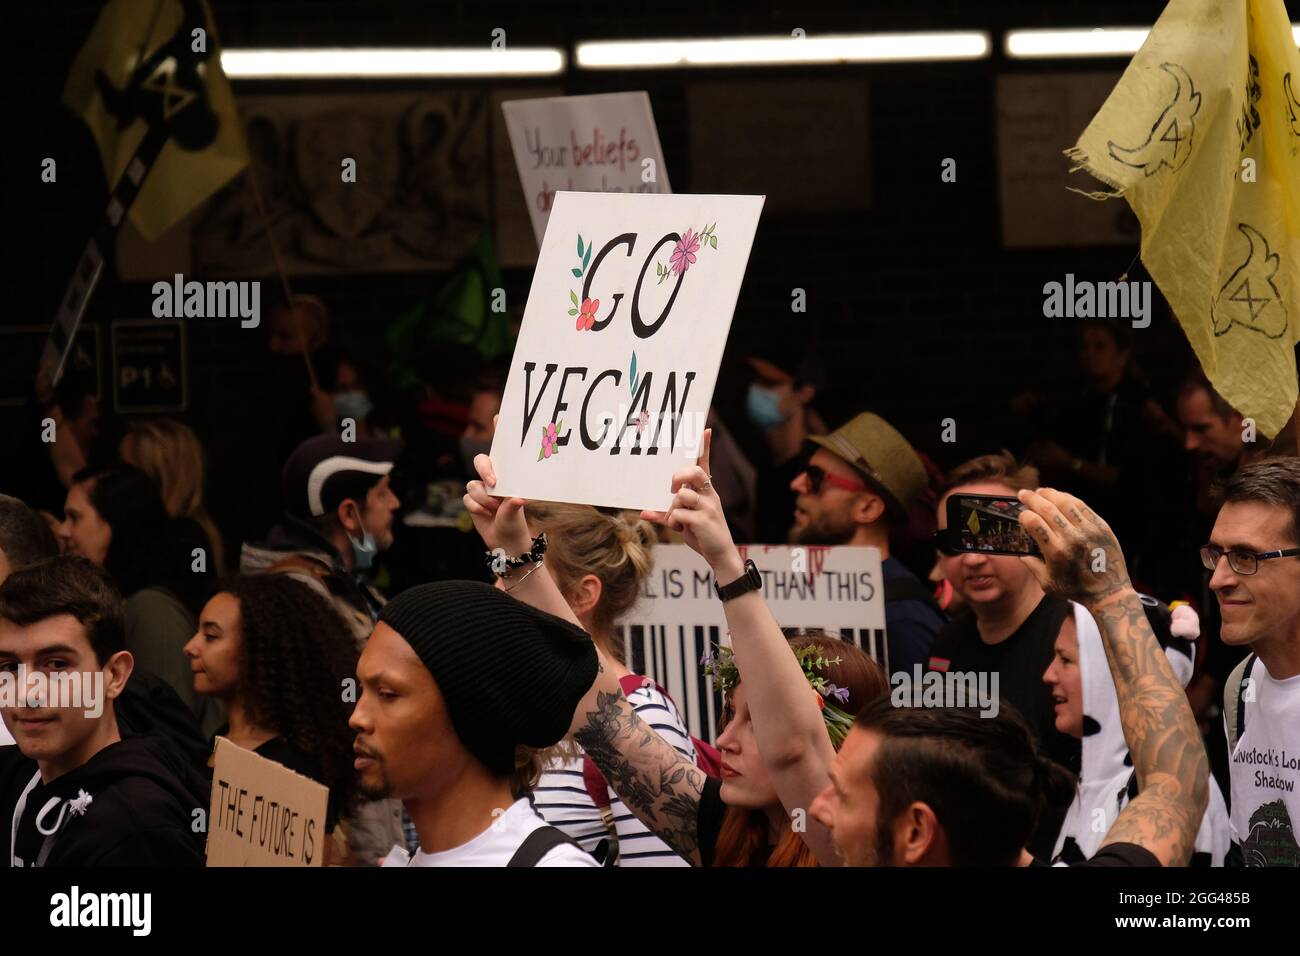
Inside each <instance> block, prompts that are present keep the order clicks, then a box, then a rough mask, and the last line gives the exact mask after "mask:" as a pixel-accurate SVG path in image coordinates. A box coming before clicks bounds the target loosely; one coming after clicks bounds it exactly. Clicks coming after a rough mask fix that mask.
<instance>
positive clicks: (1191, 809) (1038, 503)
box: [1019, 488, 1209, 866]
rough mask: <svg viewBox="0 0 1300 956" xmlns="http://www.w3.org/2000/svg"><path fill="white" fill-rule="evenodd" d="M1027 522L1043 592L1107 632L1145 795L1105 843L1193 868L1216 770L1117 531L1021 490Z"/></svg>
mask: <svg viewBox="0 0 1300 956" xmlns="http://www.w3.org/2000/svg"><path fill="white" fill-rule="evenodd" d="M1019 497H1020V500H1021V502H1022V503H1023V504H1024V505H1025V508H1026V510H1025V511H1024V512H1023V513H1022V514H1021V517H1020V522H1021V524H1022V525H1024V527H1025V529H1026V530H1027V531H1029V533H1030V534H1032V535H1033V536H1034V539H1035V540H1036V541H1037V542H1038V546H1039V548H1040V549H1041V550H1042V552H1043V557H1044V560H1043V561H1040V560H1038V559H1036V558H1023V559H1022V560H1024V561H1025V562H1026V563H1027V564H1028V565H1029V566H1030V568H1031V570H1033V572H1034V574H1035V576H1036V577H1037V578H1038V580H1039V582H1040V583H1041V584H1042V585H1043V587H1044V588H1046V589H1048V590H1051V591H1054V592H1056V593H1057V594H1060V595H1062V596H1063V597H1067V598H1070V599H1071V600H1074V601H1078V602H1079V603H1080V604H1082V605H1083V606H1084V607H1086V608H1087V609H1088V610H1089V611H1090V612H1091V613H1092V616H1093V617H1094V618H1095V619H1096V621H1097V626H1098V627H1099V629H1100V630H1101V637H1102V643H1103V644H1104V645H1105V647H1106V660H1107V661H1108V662H1109V664H1110V673H1111V677H1112V678H1113V680H1114V682H1115V693H1116V696H1117V697H1118V698H1119V713H1120V723H1121V724H1122V726H1123V729H1124V740H1125V741H1126V742H1127V743H1128V748H1129V753H1130V755H1131V756H1132V758H1133V769H1134V771H1135V772H1136V774H1137V782H1138V787H1139V788H1140V792H1139V793H1138V795H1137V797H1135V798H1134V799H1133V800H1132V802H1130V803H1129V804H1128V805H1127V806H1126V807H1125V808H1124V809H1123V810H1122V811H1121V812H1120V815H1119V818H1118V819H1117V820H1116V821H1115V822H1114V824H1112V825H1111V828H1110V830H1109V831H1107V833H1106V838H1105V839H1104V840H1103V841H1102V844H1101V845H1102V846H1103V847H1104V846H1109V845H1111V844H1113V843H1136V844H1138V845H1139V846H1142V847H1144V848H1146V849H1147V850H1149V851H1150V852H1151V853H1152V854H1153V855H1154V856H1155V857H1156V858H1157V859H1159V860H1160V862H1161V864H1162V865H1164V866H1184V865H1186V863H1187V862H1188V860H1189V859H1190V858H1191V855H1192V845H1193V842H1194V841H1195V839H1196V833H1197V830H1198V829H1199V828H1200V825H1201V817H1202V816H1203V815H1204V813H1205V806H1206V803H1207V801H1208V799H1209V787H1208V783H1207V778H1208V773H1209V761H1208V759H1207V758H1206V756H1205V746H1204V744H1203V743H1202V741H1201V735H1200V732H1199V730H1198V729H1197V726H1196V718H1195V716H1193V714H1192V708H1191V706H1190V705H1189V704H1188V702H1187V695H1186V694H1185V693H1184V691H1183V687H1182V684H1181V683H1179V681H1178V678H1177V677H1176V676H1175V675H1174V671H1173V668H1172V667H1170V665H1169V660H1168V658H1167V657H1165V654H1164V651H1162V650H1161V648H1160V644H1159V642H1158V641H1157V640H1156V636H1155V634H1154V633H1153V632H1152V630H1151V625H1150V624H1149V623H1148V621H1147V617H1146V613H1145V612H1144V611H1143V609H1142V601H1141V599H1140V598H1139V597H1138V595H1137V592H1136V591H1134V590H1133V586H1132V584H1131V583H1130V582H1129V577H1128V570H1127V568H1126V567H1125V565H1124V556H1123V553H1122V552H1121V551H1120V547H1119V542H1118V541H1117V540H1116V539H1115V535H1114V533H1113V532H1112V531H1111V530H1110V527H1109V526H1108V525H1107V524H1106V522H1105V521H1103V520H1102V519H1101V518H1100V517H1098V516H1097V515H1096V514H1095V513H1093V511H1092V509H1090V508H1089V507H1088V506H1087V505H1085V504H1084V503H1083V502H1082V501H1080V500H1079V499H1077V498H1074V497H1072V496H1071V495H1067V494H1063V493H1061V492H1059V491H1054V490H1052V489H1050V488H1040V489H1039V490H1038V491H1037V492H1032V491H1022V492H1020V496H1019Z"/></svg>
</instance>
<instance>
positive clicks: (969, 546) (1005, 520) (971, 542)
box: [943, 494, 1040, 554]
mask: <svg viewBox="0 0 1300 956" xmlns="http://www.w3.org/2000/svg"><path fill="white" fill-rule="evenodd" d="M1024 510H1025V506H1024V505H1022V504H1021V503H1020V502H1019V501H1018V500H1017V499H1016V498H1012V497H1003V496H1001V495H963V494H955V495H950V496H949V497H948V530H947V531H946V532H945V533H944V539H945V540H944V542H943V543H944V545H945V546H946V548H947V550H949V551H953V552H965V551H978V552H980V553H981V554H1039V553H1040V552H1039V550H1038V545H1036V544H1034V541H1033V539H1032V538H1031V537H1030V536H1029V532H1028V531H1026V530H1025V529H1024V528H1023V527H1021V525H1020V522H1019V520H1017V519H1018V518H1019V516H1020V512H1022V511H1024Z"/></svg>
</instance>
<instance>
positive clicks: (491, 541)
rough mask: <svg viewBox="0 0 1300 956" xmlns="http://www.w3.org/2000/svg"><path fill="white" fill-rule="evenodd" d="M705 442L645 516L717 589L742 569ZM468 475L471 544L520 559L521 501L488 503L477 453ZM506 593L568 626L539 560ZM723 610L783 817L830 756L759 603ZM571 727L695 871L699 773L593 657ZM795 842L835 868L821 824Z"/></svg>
mask: <svg viewBox="0 0 1300 956" xmlns="http://www.w3.org/2000/svg"><path fill="white" fill-rule="evenodd" d="M710 440H711V433H710V432H709V431H707V430H706V431H705V438H704V446H703V450H702V453H701V456H700V459H699V462H698V464H696V465H695V466H692V467H690V468H685V469H682V470H681V471H679V472H677V473H676V474H675V475H674V476H673V482H672V492H673V499H672V502H671V504H670V506H669V509H668V511H667V512H663V513H660V512H644V513H643V515H642V516H643V517H645V518H646V519H648V520H651V521H655V522H657V523H660V524H663V525H666V526H667V527H669V528H672V529H673V530H675V531H678V532H680V533H681V534H682V536H683V538H684V539H685V541H686V543H687V544H688V545H689V546H690V547H691V548H692V549H694V550H695V551H696V552H698V553H699V554H700V555H701V556H702V557H703V558H704V559H705V560H706V561H708V563H709V566H710V567H711V568H712V570H713V574H714V578H715V580H716V581H717V582H718V583H719V584H720V585H723V586H725V585H728V584H731V583H732V582H734V581H737V580H739V579H740V578H741V577H743V575H744V574H745V566H744V562H742V561H741V559H740V555H739V553H738V552H737V551H736V546H735V543H734V542H733V541H732V539H731V534H730V532H729V531H728V529H727V523H726V520H725V518H724V517H723V514H722V504H721V501H720V500H719V498H718V494H717V492H716V491H715V490H714V489H713V487H712V483H711V481H710V479H709V472H708V468H709V442H710ZM475 466H476V468H477V469H478V472H479V475H480V476H481V479H482V480H480V481H471V482H470V483H469V485H468V486H467V488H466V491H467V493H466V495H465V506H466V508H467V509H468V510H469V512H470V514H471V516H472V517H473V519H474V524H475V527H476V528H477V529H478V531H479V534H480V535H481V536H482V538H483V540H484V541H485V542H486V544H487V545H488V547H489V548H495V547H501V548H504V549H505V551H506V553H507V554H520V553H523V552H525V551H527V550H529V548H530V547H531V542H532V539H531V536H530V534H529V531H528V525H527V522H526V520H525V517H524V507H525V505H526V502H525V501H524V500H523V499H521V498H507V499H500V498H494V497H493V496H492V494H491V489H492V487H493V486H494V485H495V483H496V475H495V471H494V470H493V468H492V462H491V460H490V459H489V458H488V457H487V456H486V455H479V456H478V458H476V459H475ZM504 584H505V587H506V588H507V589H509V590H510V592H511V593H512V594H513V595H515V596H516V597H517V598H519V599H520V600H522V601H525V602H526V603H528V604H531V605H533V606H534V607H537V608H540V609H541V610H544V611H548V612H550V613H552V614H555V615H557V616H559V617H563V618H565V619H566V620H570V621H573V622H574V623H577V620H576V617H575V616H574V614H573V612H572V610H571V609H570V608H569V605H568V603H567V602H566V601H565V599H564V596H563V594H562V593H561V592H560V590H559V588H558V587H557V586H556V584H555V582H554V580H553V579H552V578H551V576H550V574H549V572H548V571H547V570H546V567H545V563H544V562H543V564H542V565H541V566H540V567H536V568H529V569H524V570H519V571H516V572H512V573H511V574H510V575H509V577H507V578H506V579H505V582H504ZM723 606H724V609H725V613H726V617H727V626H728V629H729V631H730V633H731V637H732V644H733V652H734V654H735V659H736V664H737V667H738V669H739V670H740V671H741V673H742V674H743V676H744V682H745V684H746V686H747V687H748V688H749V699H750V700H751V701H753V702H754V704H755V706H753V707H752V708H751V711H750V714H751V719H752V721H753V730H754V738H755V740H756V742H757V746H758V750H759V752H760V753H761V754H762V755H763V757H764V762H765V764H766V766H767V770H768V773H769V776H770V778H771V781H772V784H773V786H774V787H775V789H776V792H777V795H778V797H779V798H780V801H781V804H782V806H783V807H784V808H785V810H787V811H788V810H792V809H794V808H798V807H807V806H809V805H810V804H811V802H812V800H813V798H814V797H815V796H816V795H817V794H818V793H819V792H820V791H821V790H822V789H823V788H824V787H825V786H826V783H827V780H828V779H829V777H828V774H829V767H830V762H831V759H832V758H833V756H834V749H833V747H832V745H831V742H830V739H829V737H828V736H827V733H826V726H825V723H824V722H823V719H822V715H821V712H820V708H819V707H818V703H817V696H816V693H815V692H813V691H811V689H810V688H809V685H808V682H807V680H806V679H805V677H804V673H803V669H802V666H801V665H800V663H799V661H798V660H797V659H796V658H795V656H794V655H793V654H792V653H791V649H790V645H789V644H788V643H787V641H786V639H785V637H784V635H783V634H782V633H781V630H780V628H779V627H778V626H777V623H776V620H775V619H774V618H773V617H772V614H771V611H769V610H768V607H767V604H766V602H765V601H764V600H763V597H762V595H761V593H759V592H758V591H750V592H749V593H746V594H742V595H740V596H739V597H736V598H734V599H732V600H729V601H727V602H726V603H725V604H724V605H723ZM760 702H761V703H760ZM571 729H572V732H573V736H574V739H575V740H576V741H577V742H578V743H579V744H581V745H582V747H583V749H585V750H586V752H587V753H588V755H589V756H590V757H591V758H592V760H593V761H594V762H595V763H596V765H597V766H598V767H599V768H600V771H601V773H602V774H604V776H605V778H606V780H608V781H609V784H610V786H611V787H612V789H613V790H614V791H615V792H616V793H618V795H619V796H620V797H621V798H622V799H623V802H624V803H626V804H627V806H628V807H629V808H630V809H631V810H632V811H633V812H634V813H636V815H637V816H638V817H639V818H640V819H641V820H642V821H643V822H644V823H645V824H646V826H648V827H649V828H650V829H651V830H652V831H653V832H654V833H655V834H656V835H657V836H658V837H660V839H662V840H663V841H664V842H665V843H667V844H668V845H669V846H670V847H672V848H673V849H674V850H676V851H677V853H678V854H680V855H681V856H682V857H683V858H685V859H686V860H688V861H689V862H690V863H692V864H693V865H696V866H698V865H701V863H702V862H703V860H704V859H705V855H703V854H702V850H701V846H700V838H701V836H700V830H699V819H700V803H701V799H702V797H703V795H704V790H705V784H706V778H705V775H704V774H703V773H702V772H701V771H700V770H699V769H698V768H697V767H696V766H695V764H694V763H692V762H691V761H689V760H687V759H686V758H684V757H683V756H682V755H681V754H680V753H678V752H677V751H676V750H674V749H673V748H672V747H671V746H670V745H669V744H668V743H667V742H665V741H664V740H663V739H662V738H661V737H659V735H658V734H656V733H654V732H653V731H652V730H651V729H650V728H649V727H648V726H647V725H646V724H645V723H644V722H643V721H642V720H641V718H640V717H639V716H638V715H637V714H636V712H635V711H634V710H633V709H632V707H631V705H630V704H629V703H628V701H627V698H626V697H624V696H623V692H622V689H621V688H620V686H619V683H618V680H617V678H616V677H615V676H614V672H613V669H612V668H611V667H610V666H609V661H607V660H604V659H603V658H602V660H601V669H600V672H599V673H598V674H597V677H596V682H595V683H594V684H593V685H592V688H591V690H590V691H589V692H588V694H587V696H586V697H584V698H583V700H582V701H581V703H580V704H579V705H578V708H577V711H576V712H575V714H574V720H573V725H572V728H571ZM787 819H788V817H787ZM801 836H802V838H803V840H804V842H805V843H806V844H807V845H808V846H809V848H811V849H812V851H813V852H814V854H815V855H816V856H817V859H818V860H819V862H821V863H822V864H823V865H829V864H832V863H834V862H836V858H835V855H834V850H833V848H832V846H831V843H830V839H829V834H828V833H827V831H826V830H825V829H824V828H823V827H822V826H821V825H820V824H819V823H816V822H815V821H813V820H811V819H809V820H808V829H807V832H805V833H802V834H801ZM710 852H711V851H710Z"/></svg>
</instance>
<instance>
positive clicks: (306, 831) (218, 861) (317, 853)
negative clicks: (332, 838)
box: [208, 737, 329, 866]
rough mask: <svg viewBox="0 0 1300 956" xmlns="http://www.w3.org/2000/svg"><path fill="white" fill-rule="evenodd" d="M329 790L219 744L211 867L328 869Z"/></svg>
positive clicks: (210, 830)
mask: <svg viewBox="0 0 1300 956" xmlns="http://www.w3.org/2000/svg"><path fill="white" fill-rule="evenodd" d="M328 806H329V790H328V789H327V788H326V787H323V786H321V785H320V784H319V783H317V782H316V781H314V780H309V779H307V778H306V777H304V776H301V775H300V774H296V773H294V772H293V771H292V770H290V769H288V768H287V767H285V766H283V765H282V764H278V763H276V762H275V761H274V760H267V759H266V758H265V757H260V756H258V755H257V754H255V753H253V752H252V751H251V750H245V749H244V748H243V747H240V746H238V745H236V744H232V743H231V742H230V741H229V740H227V739H226V738H225V737H218V738H217V753H216V759H215V760H213V762H212V803H211V805H210V806H209V809H208V866H324V865H325V841H326V840H327V839H329V838H328V837H326V836H325V813H326V810H327V808H328Z"/></svg>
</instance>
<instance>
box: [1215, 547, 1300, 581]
mask: <svg viewBox="0 0 1300 956" xmlns="http://www.w3.org/2000/svg"><path fill="white" fill-rule="evenodd" d="M1298 554H1300V548H1283V549H1282V550H1281V551H1264V552H1262V553H1260V552H1255V551H1225V550H1223V548H1220V547H1219V546H1218V545H1217V544H1207V545H1206V546H1205V547H1203V548H1201V564H1203V565H1205V570H1207V571H1213V570H1214V569H1215V568H1216V567H1218V566H1219V558H1221V557H1223V556H1224V555H1227V556H1228V567H1230V568H1232V570H1234V571H1236V572H1237V573H1238V574H1254V573H1255V572H1256V571H1258V570H1259V562H1261V561H1271V560H1272V559H1273V558H1292V557H1295V556H1296V555H1298Z"/></svg>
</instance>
